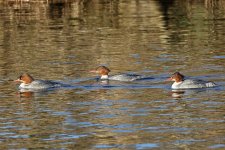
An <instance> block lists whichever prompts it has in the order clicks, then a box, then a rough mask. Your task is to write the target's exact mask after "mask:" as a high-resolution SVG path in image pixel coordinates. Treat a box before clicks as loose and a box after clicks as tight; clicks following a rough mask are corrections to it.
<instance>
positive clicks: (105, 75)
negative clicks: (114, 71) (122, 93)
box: [90, 66, 142, 81]
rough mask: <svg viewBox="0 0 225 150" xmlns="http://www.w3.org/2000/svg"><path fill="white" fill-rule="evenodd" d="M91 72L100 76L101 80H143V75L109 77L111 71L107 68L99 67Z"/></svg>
mask: <svg viewBox="0 0 225 150" xmlns="http://www.w3.org/2000/svg"><path fill="white" fill-rule="evenodd" d="M90 72H91V73H96V74H99V75H100V80H115V81H135V80H138V79H141V78H142V76H141V75H136V74H118V75H109V73H110V72H111V70H110V69H109V68H108V67H106V66H99V67H97V68H96V69H94V70H91V71H90Z"/></svg>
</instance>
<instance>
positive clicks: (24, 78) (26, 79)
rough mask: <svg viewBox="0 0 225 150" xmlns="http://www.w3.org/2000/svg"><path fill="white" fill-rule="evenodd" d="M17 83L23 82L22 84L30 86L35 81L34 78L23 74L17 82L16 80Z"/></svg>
mask: <svg viewBox="0 0 225 150" xmlns="http://www.w3.org/2000/svg"><path fill="white" fill-rule="evenodd" d="M15 81H16V82H21V83H25V84H29V83H31V82H32V81H34V78H33V77H32V76H31V75H29V74H27V73H24V74H22V75H21V76H20V77H19V78H18V79H17V80H15Z"/></svg>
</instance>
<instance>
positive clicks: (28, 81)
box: [14, 73, 63, 90]
mask: <svg viewBox="0 0 225 150" xmlns="http://www.w3.org/2000/svg"><path fill="white" fill-rule="evenodd" d="M14 81H15V82H17V83H20V85H19V89H36V90H38V89H49V88H56V87H62V86H63V84H62V83H59V82H55V81H51V80H36V79H34V78H33V77H32V76H31V75H30V74H28V73H24V74H22V75H20V76H19V78H18V79H16V80H14Z"/></svg>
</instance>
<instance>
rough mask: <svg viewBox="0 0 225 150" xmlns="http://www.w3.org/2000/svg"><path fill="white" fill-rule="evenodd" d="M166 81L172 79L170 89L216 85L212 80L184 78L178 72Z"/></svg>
mask: <svg viewBox="0 0 225 150" xmlns="http://www.w3.org/2000/svg"><path fill="white" fill-rule="evenodd" d="M167 81H174V83H173V84H172V86H171V88H172V89H197V88H210V87H215V86H217V85H216V84H215V83H214V82H211V81H204V80H199V79H185V76H184V75H182V74H181V73H180V72H175V73H174V74H172V76H171V77H170V78H169V79H167Z"/></svg>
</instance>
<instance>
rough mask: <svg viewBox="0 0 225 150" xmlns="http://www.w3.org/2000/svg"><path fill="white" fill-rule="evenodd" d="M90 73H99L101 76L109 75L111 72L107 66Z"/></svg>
mask: <svg viewBox="0 0 225 150" xmlns="http://www.w3.org/2000/svg"><path fill="white" fill-rule="evenodd" d="M90 72H93V73H98V74H100V75H108V74H109V72H110V70H109V68H107V67H106V66H99V67H97V68H96V69H95V70H91V71H90Z"/></svg>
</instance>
